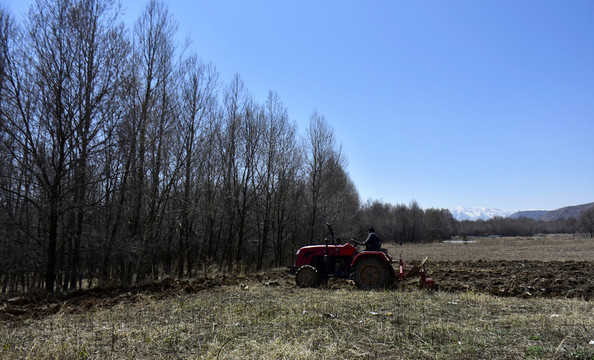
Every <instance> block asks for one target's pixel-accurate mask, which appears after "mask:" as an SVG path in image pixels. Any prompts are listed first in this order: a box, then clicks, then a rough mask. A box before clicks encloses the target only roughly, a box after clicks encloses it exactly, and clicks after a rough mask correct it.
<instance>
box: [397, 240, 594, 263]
mask: <svg viewBox="0 0 594 360" xmlns="http://www.w3.org/2000/svg"><path fill="white" fill-rule="evenodd" d="M470 240H471V241H469V242H465V243H464V242H462V243H456V244H452V243H443V242H440V243H428V244H405V245H404V246H398V245H394V244H387V245H386V247H387V248H388V249H389V250H390V254H392V256H394V257H396V258H398V256H399V255H400V253H401V252H402V257H403V258H405V259H415V260H417V259H422V258H423V257H425V256H429V259H430V260H436V261H457V260H460V261H464V260H480V259H482V260H540V261H593V260H594V239H590V238H586V237H579V236H573V235H571V234H567V235H564V234H563V235H542V236H533V237H499V238H491V237H483V238H472V239H470Z"/></svg>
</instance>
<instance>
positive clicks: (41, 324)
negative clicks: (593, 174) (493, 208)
mask: <svg viewBox="0 0 594 360" xmlns="http://www.w3.org/2000/svg"><path fill="white" fill-rule="evenodd" d="M467 240H469V241H461V242H459V243H433V244H414V245H410V244H405V245H404V246H402V247H400V246H397V245H389V246H388V247H389V250H390V253H391V254H392V256H393V257H394V258H396V259H398V258H399V256H400V253H402V258H403V260H405V261H406V262H407V263H411V264H414V263H417V262H419V261H420V260H422V258H424V257H425V256H428V257H429V261H428V262H427V271H428V273H429V274H430V275H431V276H432V277H433V278H434V279H435V280H436V281H437V282H438V284H439V285H440V290H439V291H436V292H428V291H422V290H419V289H417V287H416V283H415V281H413V280H411V281H407V282H405V283H402V284H399V285H398V286H396V287H395V288H393V289H388V290H382V291H372V292H368V291H359V290H357V289H356V288H355V287H354V286H353V285H352V283H351V282H349V281H345V280H333V279H331V280H329V281H328V282H327V283H325V284H324V285H323V286H321V287H320V288H315V289H300V288H297V287H296V286H295V285H294V279H293V278H292V277H291V276H290V275H287V273H286V271H285V270H284V269H275V270H272V271H268V272H265V273H259V274H255V275H246V274H233V275H229V274H218V273H216V272H215V271H211V272H210V273H208V274H207V275H208V276H205V277H202V278H196V279H164V280H162V281H160V282H158V283H153V284H145V285H143V286H140V287H137V288H133V289H125V290H124V289H113V290H93V291H84V292H82V291H81V292H78V293H75V294H72V295H70V296H69V297H67V298H64V299H61V300H55V299H53V300H52V299H40V298H37V299H35V301H32V300H31V299H30V298H26V297H15V298H11V299H4V300H3V302H2V303H1V304H0V326H1V327H0V357H1V358H3V359H4V358H6V359H11V358H14V359H17V358H31V359H50V358H79V359H109V358H112V359H120V358H155V359H178V358H184V359H187V358H190V359H192V358H195V359H201V358H204V359H234V358H263V359H279V358H288V359H311V358H316V359H324V358H325V359H370V358H371V359H373V358H394V359H398V358H415V359H418V358H421V359H423V358H425V359H435V358H445V359H447V358H456V359H465V358H466V359H475V358H485V359H487V358H558V359H592V358H594V332H593V331H592V330H591V329H593V328H594V295H593V293H594V280H593V279H594V241H592V240H591V239H583V238H573V237H571V236H541V237H533V238H479V239H467Z"/></svg>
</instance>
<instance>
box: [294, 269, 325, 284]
mask: <svg viewBox="0 0 594 360" xmlns="http://www.w3.org/2000/svg"><path fill="white" fill-rule="evenodd" d="M295 282H296V283H297V286H299V287H314V286H317V285H318V284H319V283H320V273H319V272H318V269H316V268H315V267H313V266H311V265H303V266H301V267H300V268H299V269H297V274H295Z"/></svg>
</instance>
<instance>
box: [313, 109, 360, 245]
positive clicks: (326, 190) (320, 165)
mask: <svg viewBox="0 0 594 360" xmlns="http://www.w3.org/2000/svg"><path fill="white" fill-rule="evenodd" d="M306 153H307V155H306V157H307V162H306V165H305V166H306V172H307V176H308V179H307V192H308V200H309V223H308V228H309V235H308V238H309V242H310V243H312V242H313V241H314V239H315V237H316V232H320V231H324V230H323V229H324V227H323V224H324V223H325V222H328V221H330V222H331V220H330V217H332V212H334V211H337V210H338V209H337V206H341V205H342V204H340V205H339V204H338V203H337V202H336V200H337V199H338V196H339V192H340V191H342V190H345V189H346V187H348V188H349V190H348V191H350V192H351V194H349V197H351V196H352V198H353V199H355V198H356V206H357V207H358V201H359V200H358V195H355V194H354V192H353V190H354V187H353V186H352V183H350V180H348V176H347V175H346V173H345V172H344V165H345V159H344V157H343V155H342V153H341V151H340V149H339V147H338V146H337V144H336V139H335V137H334V130H333V129H332V128H331V126H330V125H329V124H328V122H327V121H326V118H325V117H324V116H322V115H319V114H318V113H317V112H316V111H314V112H313V113H312V115H311V116H310V122H309V127H308V129H307V140H306ZM348 191H347V192H348ZM351 210H352V211H356V209H352V208H351ZM320 234H321V232H320Z"/></svg>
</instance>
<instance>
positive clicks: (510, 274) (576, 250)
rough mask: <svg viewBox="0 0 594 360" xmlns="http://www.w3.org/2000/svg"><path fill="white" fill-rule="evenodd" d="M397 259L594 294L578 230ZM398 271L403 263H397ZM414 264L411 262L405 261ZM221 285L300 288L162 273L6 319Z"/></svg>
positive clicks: (475, 282)
mask: <svg viewBox="0 0 594 360" xmlns="http://www.w3.org/2000/svg"><path fill="white" fill-rule="evenodd" d="M388 248H389V250H390V254H391V255H392V257H393V258H394V259H395V260H396V261H398V259H399V257H400V256H402V258H403V261H407V260H408V262H409V263H410V264H412V265H414V264H417V263H418V262H420V261H421V260H422V259H423V258H424V257H429V260H428V261H427V263H426V270H427V274H428V275H429V276H431V277H432V278H433V279H434V280H435V281H436V282H437V284H438V286H439V291H448V292H468V291H472V292H476V293H486V294H491V295H496V296H505V297H509V296H514V297H521V298H580V299H584V300H590V301H591V300H594V240H592V239H574V238H572V237H554V236H553V237H551V236H549V237H544V238H543V237H537V238H500V239H486V238H484V239H477V240H472V242H465V243H461V244H460V243H456V244H450V243H434V244H416V245H414V246H413V245H409V246H406V245H405V246H402V247H400V246H395V245H393V246H389V247H388ZM395 267H396V271H398V268H397V263H396V264H395ZM408 267H410V265H408V264H407V266H406V268H408ZM417 279H418V277H416V278H411V279H407V280H405V281H402V282H398V283H397V284H396V286H395V289H394V290H393V291H398V290H399V289H402V288H407V287H415V286H417V283H418V280H417ZM223 286H241V287H249V286H278V287H280V288H284V289H286V291H295V290H296V286H295V283H294V278H293V276H291V275H289V274H288V272H287V271H286V270H285V269H276V270H272V271H269V272H265V273H259V274H253V275H219V276H213V277H206V278H196V279H191V280H189V279H183V280H175V279H164V280H162V281H159V282H155V283H151V284H146V285H143V286H137V287H133V288H127V289H91V290H84V291H77V292H75V293H73V294H69V295H68V296H63V297H52V298H49V297H39V296H37V297H35V296H17V297H11V298H3V299H0V320H21V319H26V318H41V317H45V316H48V315H52V314H58V313H81V312H85V311H89V310H94V309H101V308H109V307H112V306H115V305H117V304H122V303H123V304H126V303H134V302H136V301H138V300H139V299H142V298H146V297H150V298H156V299H159V298H166V297H174V296H178V295H180V294H188V293H196V292H200V291H217V289H219V288H221V287H223ZM322 286H323V287H327V288H337V287H341V288H343V287H351V288H352V289H353V291H355V290H356V288H355V286H354V284H353V283H352V282H351V281H346V280H339V279H331V280H330V281H328V282H327V283H325V284H323V285H322Z"/></svg>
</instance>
